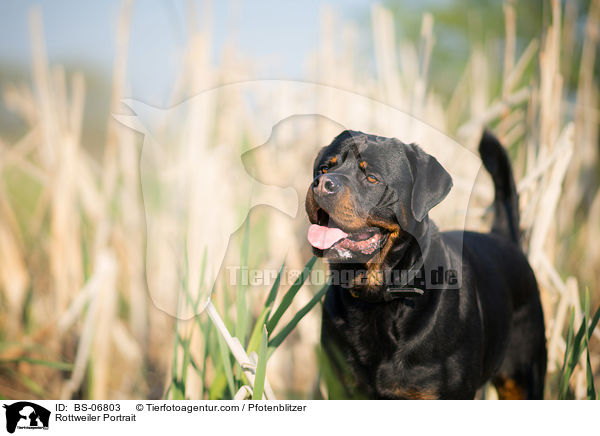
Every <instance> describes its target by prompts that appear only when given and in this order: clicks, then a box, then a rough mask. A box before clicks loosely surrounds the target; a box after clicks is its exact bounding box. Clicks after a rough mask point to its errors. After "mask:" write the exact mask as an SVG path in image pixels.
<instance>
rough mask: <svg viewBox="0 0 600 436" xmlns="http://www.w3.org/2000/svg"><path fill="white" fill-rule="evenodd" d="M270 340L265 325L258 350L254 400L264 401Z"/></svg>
mask: <svg viewBox="0 0 600 436" xmlns="http://www.w3.org/2000/svg"><path fill="white" fill-rule="evenodd" d="M268 342H269V338H268V334H267V328H266V327H265V326H264V324H263V328H262V338H261V340H260V347H259V349H258V362H257V363H256V373H255V376H254V388H253V389H252V399H253V400H262V397H263V391H264V388H265V377H266V375H267V358H268V356H267V346H268Z"/></svg>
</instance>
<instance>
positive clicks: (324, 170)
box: [319, 165, 329, 174]
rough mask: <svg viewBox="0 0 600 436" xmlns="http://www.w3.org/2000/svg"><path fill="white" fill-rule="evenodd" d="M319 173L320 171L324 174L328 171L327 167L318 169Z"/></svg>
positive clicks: (322, 166)
mask: <svg viewBox="0 0 600 436" xmlns="http://www.w3.org/2000/svg"><path fill="white" fill-rule="evenodd" d="M319 171H321V172H322V173H323V174H325V173H326V172H327V171H329V167H328V166H327V165H321V166H320V167H319Z"/></svg>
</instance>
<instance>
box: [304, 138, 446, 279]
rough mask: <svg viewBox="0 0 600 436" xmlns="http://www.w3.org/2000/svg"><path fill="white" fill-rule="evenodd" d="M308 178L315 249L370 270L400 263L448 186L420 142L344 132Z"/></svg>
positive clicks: (308, 207)
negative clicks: (412, 142)
mask: <svg viewBox="0 0 600 436" xmlns="http://www.w3.org/2000/svg"><path fill="white" fill-rule="evenodd" d="M313 177H314V179H313V182H312V184H311V186H310V187H309V189H308V193H307V196H306V212H307V214H308V218H309V220H310V222H311V223H312V225H311V226H310V228H309V232H308V240H309V242H310V244H311V245H312V247H313V252H314V253H315V255H317V256H322V257H325V258H327V259H328V260H329V262H330V263H339V262H344V263H360V264H367V266H369V267H370V268H376V267H377V266H379V268H381V265H383V264H388V265H389V264H392V263H395V262H398V261H399V260H400V258H399V257H401V254H400V252H404V250H403V247H404V248H405V245H406V244H407V243H408V240H409V239H412V241H413V242H414V240H415V238H416V240H417V241H418V240H419V235H423V234H425V233H426V232H424V228H425V227H426V226H427V225H428V213H429V211H430V210H431V208H433V207H434V206H435V205H437V204H438V203H439V202H441V201H442V200H443V199H444V198H445V197H446V195H447V194H448V192H449V191H450V188H451V187H452V178H451V177H450V175H449V174H448V173H447V172H446V170H445V169H444V168H443V167H442V166H441V165H440V163H439V162H438V161H437V160H436V159H435V158H434V157H433V156H431V155H429V154H427V153H425V152H424V151H423V150H422V149H421V148H420V147H418V146H417V145H415V144H404V143H403V142H401V141H399V140H398V139H394V138H384V137H380V136H374V135H369V134H365V133H362V132H354V131H348V130H346V131H344V132H342V133H341V134H340V135H338V136H337V137H336V138H335V139H334V140H333V142H332V143H331V144H329V145H328V146H326V147H324V148H323V149H322V150H321V151H320V152H319V154H318V156H317V158H316V159H315V164H314V168H313ZM411 236H412V238H411Z"/></svg>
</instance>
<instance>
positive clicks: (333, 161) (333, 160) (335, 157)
mask: <svg viewBox="0 0 600 436" xmlns="http://www.w3.org/2000/svg"><path fill="white" fill-rule="evenodd" d="M336 162H337V156H334V157H332V158H331V160H330V161H329V163H330V164H334V163H336Z"/></svg>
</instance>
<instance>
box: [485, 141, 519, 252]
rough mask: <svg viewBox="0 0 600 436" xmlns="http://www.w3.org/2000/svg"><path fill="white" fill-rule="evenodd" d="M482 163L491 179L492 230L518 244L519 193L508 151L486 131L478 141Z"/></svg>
mask: <svg viewBox="0 0 600 436" xmlns="http://www.w3.org/2000/svg"><path fill="white" fill-rule="evenodd" d="M479 154H480V155H481V160H482V161H483V165H484V166H485V168H486V169H487V170H488V172H489V173H490V175H491V176H492V180H493V181H494V222H493V224H492V233H497V234H500V235H503V236H504V237H507V238H509V239H511V240H512V241H513V242H515V243H517V244H518V243H519V236H520V235H519V196H518V194H517V188H516V186H515V180H514V178H513V173H512V169H511V166H510V160H509V159H508V154H507V153H506V150H504V147H503V146H502V144H500V141H498V139H497V138H496V137H495V136H494V135H493V134H492V133H491V132H489V131H488V130H485V131H484V132H483V136H482V137H481V141H480V142H479Z"/></svg>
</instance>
